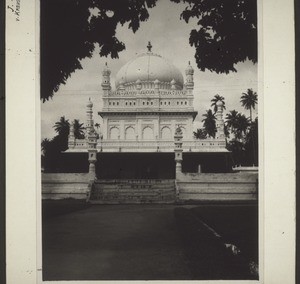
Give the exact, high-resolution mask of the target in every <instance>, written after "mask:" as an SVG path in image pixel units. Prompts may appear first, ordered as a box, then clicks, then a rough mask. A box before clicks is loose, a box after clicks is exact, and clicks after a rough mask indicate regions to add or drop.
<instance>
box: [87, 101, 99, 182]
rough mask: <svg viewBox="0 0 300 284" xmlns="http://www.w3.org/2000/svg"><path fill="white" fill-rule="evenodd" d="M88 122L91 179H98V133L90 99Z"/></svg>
mask: <svg viewBox="0 0 300 284" xmlns="http://www.w3.org/2000/svg"><path fill="white" fill-rule="evenodd" d="M86 106H87V110H86V113H87V122H86V137H87V150H88V160H89V179H90V180H94V179H95V178H96V165H95V164H96V162H97V133H96V131H95V128H94V120H93V103H92V101H91V99H90V98H89V101H88V103H87V105H86Z"/></svg>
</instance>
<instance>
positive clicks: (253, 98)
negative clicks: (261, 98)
mask: <svg viewBox="0 0 300 284" xmlns="http://www.w3.org/2000/svg"><path fill="white" fill-rule="evenodd" d="M241 104H242V106H243V107H244V108H245V109H249V110H250V120H251V121H252V109H255V105H256V104H257V94H256V92H254V91H253V90H252V89H248V90H247V92H246V93H243V94H242V97H241Z"/></svg>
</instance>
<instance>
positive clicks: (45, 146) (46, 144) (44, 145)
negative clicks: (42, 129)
mask: <svg viewBox="0 0 300 284" xmlns="http://www.w3.org/2000/svg"><path fill="white" fill-rule="evenodd" d="M50 143H51V141H50V140H49V139H48V138H45V139H43V140H42V142H41V150H42V155H45V152H46V151H47V150H48V148H49V145H50Z"/></svg>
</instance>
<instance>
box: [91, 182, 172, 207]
mask: <svg viewBox="0 0 300 284" xmlns="http://www.w3.org/2000/svg"><path fill="white" fill-rule="evenodd" d="M174 201H175V184H174V181H173V180H163V181H162V180H127V181H125V180H120V181H118V180H112V181H107V180H106V181H99V180H98V181H96V182H95V183H94V184H93V187H92V189H91V194H90V199H89V202H91V203H93V204H125V203H127V204H134V203H136V204H139V203H173V202H174Z"/></svg>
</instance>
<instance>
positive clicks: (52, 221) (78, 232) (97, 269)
mask: <svg viewBox="0 0 300 284" xmlns="http://www.w3.org/2000/svg"><path fill="white" fill-rule="evenodd" d="M173 209H174V206H172V205H168V206H166V205H113V206H111V205H102V206H99V205H98V206H97V205H95V206H91V207H89V208H85V209H83V210H79V211H75V212H72V213H68V214H64V215H60V216H55V217H51V218H47V219H46V220H44V223H43V276H44V277H43V278H44V280H96V279H98V280H131V279H132V280H134V279H136V280H138V279H139V280H148V279H160V280H164V279H168V280H174V279H178V280H180V279H192V275H191V272H190V270H189V267H188V260H187V259H186V256H185V252H184V249H183V247H182V244H181V240H180V237H179V234H178V232H177V228H176V224H175V219H174V212H173Z"/></svg>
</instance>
